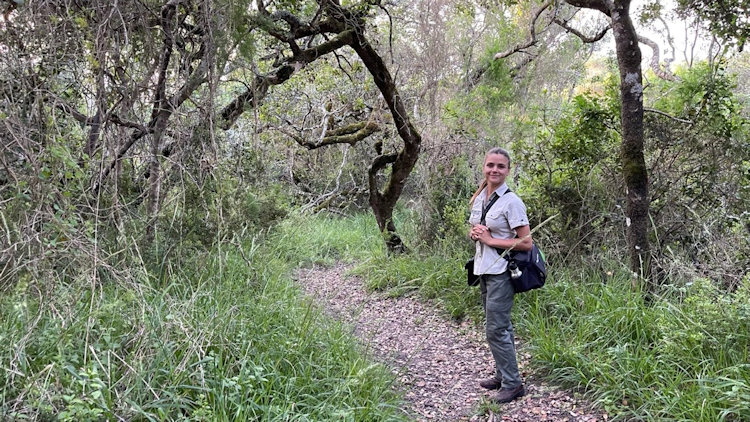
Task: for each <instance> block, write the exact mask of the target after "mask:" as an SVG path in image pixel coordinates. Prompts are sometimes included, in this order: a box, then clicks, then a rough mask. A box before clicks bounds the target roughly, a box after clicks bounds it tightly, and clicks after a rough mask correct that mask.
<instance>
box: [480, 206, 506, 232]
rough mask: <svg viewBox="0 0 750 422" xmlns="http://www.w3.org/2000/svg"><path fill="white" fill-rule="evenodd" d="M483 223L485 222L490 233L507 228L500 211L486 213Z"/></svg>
mask: <svg viewBox="0 0 750 422" xmlns="http://www.w3.org/2000/svg"><path fill="white" fill-rule="evenodd" d="M485 221H486V222H487V227H489V228H490V230H492V231H497V230H498V229H501V228H503V227H505V226H507V223H506V219H505V215H504V214H503V212H502V211H500V210H497V211H490V212H488V213H487V217H486V218H485Z"/></svg>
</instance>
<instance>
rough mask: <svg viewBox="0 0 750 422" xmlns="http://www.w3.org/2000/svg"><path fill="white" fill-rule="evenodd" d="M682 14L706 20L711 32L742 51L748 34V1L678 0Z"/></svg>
mask: <svg viewBox="0 0 750 422" xmlns="http://www.w3.org/2000/svg"><path fill="white" fill-rule="evenodd" d="M677 3H678V5H679V7H680V12H681V14H682V16H683V17H684V16H695V17H697V18H699V19H700V20H703V21H704V22H706V24H707V26H708V27H709V28H710V29H711V32H713V33H714V34H716V35H718V36H719V37H720V38H722V39H723V40H725V41H726V42H728V43H729V44H730V45H737V47H738V49H739V50H740V51H742V49H743V47H744V45H745V42H746V41H747V38H748V34H750V22H749V21H748V20H749V19H750V1H748V0H732V1H705V0H678V1H677Z"/></svg>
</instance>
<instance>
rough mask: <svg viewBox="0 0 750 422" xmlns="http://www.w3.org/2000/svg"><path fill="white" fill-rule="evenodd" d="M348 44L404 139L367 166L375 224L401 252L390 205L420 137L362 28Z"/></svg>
mask: <svg viewBox="0 0 750 422" xmlns="http://www.w3.org/2000/svg"><path fill="white" fill-rule="evenodd" d="M351 46H352V48H353V49H354V51H356V52H357V55H359V57H360V58H361V59H362V62H363V63H364V64H365V66H366V67H367V70H368V71H370V74H371V75H372V77H373V79H374V81H375V85H377V87H378V89H379V90H380V93H381V94H382V95H383V99H384V100H385V102H386V103H387V104H388V108H389V109H390V111H391V115H392V116H393V122H394V123H395V125H396V130H397V131H398V134H399V136H400V137H401V139H402V140H403V141H404V147H403V148H402V149H401V151H399V152H398V154H390V155H380V156H379V157H377V158H376V159H375V160H374V161H373V163H372V165H371V166H370V169H369V185H370V186H369V187H370V206H371V207H372V211H373V213H374V214H375V219H376V220H377V222H378V227H379V228H380V231H381V232H382V233H383V236H384V238H385V243H386V246H387V247H388V250H389V251H390V252H395V253H403V252H406V250H407V249H406V246H405V245H404V243H403V242H402V241H401V238H400V237H399V236H398V235H397V234H396V225H395V224H394V223H393V209H394V208H395V206H396V202H397V201H398V198H399V197H400V196H401V192H402V191H403V189H404V185H405V184H406V180H407V178H408V177H409V174H410V173H411V171H412V169H413V168H414V165H415V164H416V163H417V158H419V148H420V144H421V142H422V137H421V136H420V135H419V132H418V131H417V130H416V128H415V127H414V126H413V125H412V123H411V120H410V119H409V114H408V113H407V111H406V107H405V106H404V102H403V101H402V99H401V95H400V94H399V92H398V89H396V83H395V82H394V81H393V78H392V77H391V73H390V72H389V71H388V67H387V66H386V65H385V63H384V62H383V59H382V58H381V57H380V55H379V54H378V53H377V51H375V49H374V48H373V47H372V46H371V45H370V43H369V42H368V41H367V39H366V38H365V36H364V34H363V33H362V31H357V33H356V34H355V36H354V40H353V42H352V44H351ZM387 164H391V174H390V178H389V179H388V182H387V183H386V186H385V188H384V189H383V191H382V192H381V191H380V189H379V188H378V185H377V177H376V176H377V173H378V172H379V171H380V170H382V169H383V168H385V166H386V165H387Z"/></svg>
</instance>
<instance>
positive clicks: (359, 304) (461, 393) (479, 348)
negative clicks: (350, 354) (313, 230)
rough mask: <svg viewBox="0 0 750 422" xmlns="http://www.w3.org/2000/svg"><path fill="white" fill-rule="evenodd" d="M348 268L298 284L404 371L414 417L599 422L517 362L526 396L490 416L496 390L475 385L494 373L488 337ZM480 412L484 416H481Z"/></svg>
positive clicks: (308, 276) (313, 273) (324, 271)
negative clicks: (380, 288)
mask: <svg viewBox="0 0 750 422" xmlns="http://www.w3.org/2000/svg"><path fill="white" fill-rule="evenodd" d="M348 269H349V267H345V266H342V265H339V266H336V267H333V268H314V269H305V270H301V271H299V272H298V274H297V281H298V282H299V284H300V285H301V286H302V287H303V289H304V290H305V291H306V293H307V294H308V295H310V296H312V297H314V298H316V300H317V301H318V302H319V303H320V304H321V306H324V307H325V309H326V310H327V312H328V313H330V314H331V315H333V316H334V317H336V318H337V319H340V320H342V321H344V322H346V323H347V324H350V325H351V326H352V328H353V330H354V334H355V335H356V336H357V337H358V338H360V339H361V340H362V342H363V344H364V345H365V346H366V347H368V349H369V350H370V351H372V353H373V355H374V356H375V357H376V358H377V359H379V360H381V361H383V362H385V363H386V364H388V365H389V366H390V367H392V368H394V372H395V373H396V374H398V376H399V380H400V382H401V385H402V388H403V389H404V391H405V397H406V399H407V401H408V402H409V403H410V405H411V413H412V414H414V415H415V419H416V420H418V421H555V422H562V421H568V422H573V421H581V422H594V421H597V422H601V421H606V420H607V415H605V414H603V413H601V412H596V411H593V410H591V408H590V407H589V406H587V405H586V404H585V403H583V402H582V401H580V400H578V399H576V398H574V397H573V396H572V395H571V394H570V393H567V392H565V391H560V390H557V389H555V388H553V387H551V386H549V385H546V384H544V383H541V382H539V381H538V380H534V379H531V378H530V377H528V376H527V374H526V371H525V370H524V368H525V366H526V363H527V362H528V360H529V358H530V356H528V355H525V354H521V356H519V364H520V367H521V375H522V377H523V378H524V380H525V384H526V392H527V393H526V396H524V397H523V398H521V399H518V400H516V401H514V402H512V403H509V404H506V405H503V406H502V407H500V409H501V410H500V412H498V413H492V412H487V414H485V413H484V412H483V411H482V410H481V409H486V406H481V403H486V401H487V399H488V398H489V397H490V393H489V392H486V391H485V390H483V389H482V388H481V387H479V386H478V385H477V380H478V379H480V378H486V377H488V376H491V375H492V374H493V363H492V356H491V355H490V352H489V349H488V348H487V345H486V342H485V341H484V334H483V333H482V332H481V330H480V329H477V328H475V327H473V326H471V325H469V324H459V323H456V322H453V321H450V320H446V319H445V318H444V317H442V316H441V315H440V314H439V312H437V311H436V310H435V309H433V308H430V307H429V304H425V303H424V302H421V301H419V300H416V299H414V298H411V297H401V298H390V297H387V296H384V295H381V294H378V293H367V292H366V291H365V290H364V288H363V283H362V280H361V279H360V278H358V277H354V276H348V275H346V272H347V270H348ZM477 412H481V414H477Z"/></svg>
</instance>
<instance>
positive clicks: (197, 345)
mask: <svg viewBox="0 0 750 422" xmlns="http://www.w3.org/2000/svg"><path fill="white" fill-rule="evenodd" d="M298 223H299V222H298ZM314 226H315V225H313V227H312V228H304V227H302V226H299V227H300V228H301V229H302V230H309V231H306V233H301V232H300V230H293V228H294V227H295V225H290V226H287V227H282V228H280V230H279V231H277V232H276V233H273V234H271V235H270V236H268V237H267V239H265V240H264V241H263V242H262V243H258V242H257V241H252V240H248V241H246V242H245V244H244V245H243V248H242V252H240V250H239V249H237V248H236V247H234V246H231V245H226V244H225V245H223V246H222V247H221V248H219V249H217V250H214V251H212V252H211V253H207V254H205V255H203V256H200V255H197V256H195V257H194V259H192V260H182V261H181V262H184V263H187V264H184V265H183V266H182V267H181V268H178V269H175V268H171V269H170V270H169V271H163V272H162V274H169V275H167V276H165V277H164V278H157V277H154V276H151V275H150V274H149V272H148V271H146V270H145V269H143V268H141V271H140V274H135V275H133V274H131V276H132V278H133V280H134V282H128V283H121V284H118V283H116V282H108V283H102V284H95V285H94V287H93V288H92V285H91V283H90V282H89V281H87V280H80V281H79V282H73V283H67V284H63V283H61V282H59V281H56V280H31V279H29V280H26V281H24V282H22V283H19V284H18V285H17V286H16V287H15V289H14V290H13V291H12V292H8V293H7V294H5V295H4V296H3V298H2V299H0V341H1V345H0V365H1V366H2V368H3V371H2V372H1V374H2V375H0V376H2V379H0V383H2V385H3V387H2V389H0V401H1V402H2V403H3V404H2V405H1V406H0V415H2V417H0V418H1V419H3V420H8V419H12V420H70V421H73V420H75V421H79V420H84V421H85V420H118V419H120V418H121V420H122V419H124V420H143V421H173V420H181V421H233V420H262V421H321V420H343V421H384V420H407V417H406V415H405V414H404V411H403V410H402V408H403V406H402V405H401V401H400V398H399V397H398V396H397V395H396V394H395V393H393V391H392V389H391V386H392V383H393V382H394V377H393V375H392V374H391V373H390V371H388V369H387V368H385V367H383V366H382V365H378V364H374V363H373V362H372V361H370V360H368V359H367V358H366V357H364V356H363V355H362V353H361V351H360V350H359V349H358V347H357V346H356V342H355V341H354V340H353V339H352V338H351V336H350V334H349V331H348V330H347V329H346V328H344V327H342V326H340V325H339V324H337V323H335V322H333V321H331V320H329V319H327V318H326V317H324V316H323V315H322V314H321V312H320V311H319V310H318V309H317V308H316V307H315V306H313V304H311V303H310V302H309V301H308V300H305V299H304V297H303V296H301V295H300V293H299V290H298V288H297V287H296V286H295V285H294V284H293V283H292V281H291V280H290V278H289V276H290V274H291V270H292V269H293V268H294V267H295V266H297V265H299V264H300V263H306V262H332V261H333V260H335V259H338V258H340V257H342V256H343V255H345V254H351V255H352V256H356V253H364V252H362V248H361V247H358V246H361V243H362V242H363V239H362V238H361V237H360V236H361V235H348V236H349V239H348V240H347V239H343V238H341V237H337V234H336V231H335V230H333V231H326V233H323V232H314V230H315V228H314ZM329 227H330V226H329ZM354 227H355V228H356V226H354ZM375 235H376V236H377V230H375ZM304 239H314V242H313V243H314V245H313V243H311V242H307V243H305V242H303V240H304ZM364 242H365V243H367V242H368V241H367V240H364ZM375 243H376V242H372V244H373V245H374V244H375ZM334 245H337V246H334ZM347 245H348V246H347ZM349 247H350V249H347V248H349ZM342 248H343V249H342ZM355 250H356V251H359V252H355ZM135 270H137V269H134V271H135ZM42 283H47V285H46V286H45V287H44V288H41V285H42ZM42 291H44V294H40V292H42Z"/></svg>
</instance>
